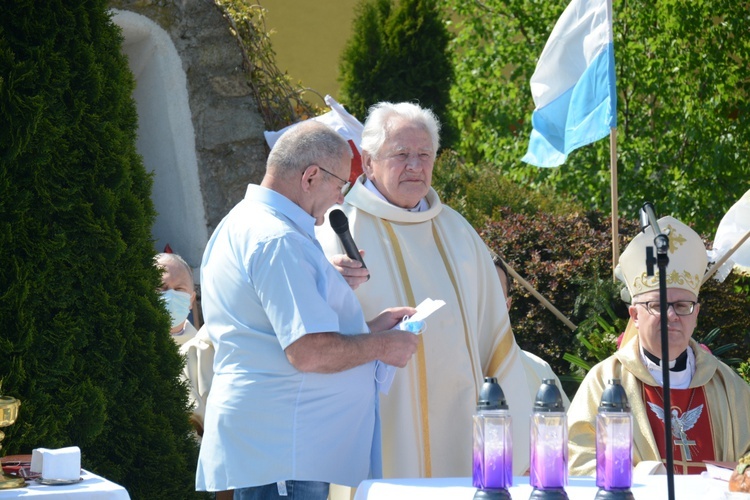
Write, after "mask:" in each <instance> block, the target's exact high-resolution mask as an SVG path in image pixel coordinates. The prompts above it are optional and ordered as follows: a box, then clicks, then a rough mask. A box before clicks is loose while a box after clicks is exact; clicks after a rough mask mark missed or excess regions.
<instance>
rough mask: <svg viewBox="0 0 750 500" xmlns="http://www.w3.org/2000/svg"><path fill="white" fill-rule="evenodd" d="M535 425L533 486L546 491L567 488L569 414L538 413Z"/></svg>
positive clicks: (532, 438) (532, 433)
mask: <svg viewBox="0 0 750 500" xmlns="http://www.w3.org/2000/svg"><path fill="white" fill-rule="evenodd" d="M531 424H532V429H531V471H530V476H531V477H530V483H531V485H532V486H533V487H534V488H536V489H542V490H544V489H559V488H564V487H565V485H566V484H567V482H568V454H567V450H568V439H567V426H566V420H565V414H564V413H559V412H550V413H538V414H534V415H533V416H532V421H531Z"/></svg>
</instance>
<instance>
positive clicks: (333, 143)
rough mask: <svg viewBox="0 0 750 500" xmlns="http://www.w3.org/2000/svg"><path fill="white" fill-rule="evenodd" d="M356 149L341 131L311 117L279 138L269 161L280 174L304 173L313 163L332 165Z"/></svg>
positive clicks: (270, 165) (269, 166)
mask: <svg viewBox="0 0 750 500" xmlns="http://www.w3.org/2000/svg"><path fill="white" fill-rule="evenodd" d="M347 154H348V155H349V158H351V157H352V150H351V148H350V147H349V143H348V142H346V139H344V138H343V137H342V136H341V135H340V134H339V133H338V132H336V131H334V130H333V129H331V128H329V127H328V126H326V125H324V124H322V123H320V122H316V121H312V120H307V121H304V122H300V123H297V124H296V125H294V126H293V127H291V128H290V129H289V130H287V131H286V132H284V134H283V135H282V136H281V137H279V140H278V141H276V144H274V146H273V148H272V149H271V153H270V154H269V155H268V162H267V163H266V165H267V169H268V170H273V171H274V172H275V173H276V174H278V175H282V176H283V175H289V174H293V173H296V172H300V171H302V170H304V169H306V168H307V167H309V166H310V165H319V166H322V167H323V168H328V167H329V166H331V165H333V164H334V163H335V162H337V161H340V159H341V157H343V156H344V155H347Z"/></svg>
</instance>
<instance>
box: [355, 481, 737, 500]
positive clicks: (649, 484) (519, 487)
mask: <svg viewBox="0 0 750 500" xmlns="http://www.w3.org/2000/svg"><path fill="white" fill-rule="evenodd" d="M674 483H675V490H674V491H675V499H676V500H693V499H696V500H728V499H729V496H728V495H726V493H727V492H728V486H727V483H726V482H723V481H719V480H717V479H711V478H709V477H704V476H699V475H694V476H675V479H674ZM509 491H510V494H511V497H512V498H513V499H514V500H516V499H522V500H528V498H529V495H531V492H532V491H533V488H532V487H531V486H530V485H529V478H528V477H515V478H513V486H512V487H511V488H510V490H509ZM565 491H566V492H567V493H568V497H569V499H570V500H594V497H595V496H596V492H597V487H596V480H595V479H594V478H593V477H571V478H570V479H569V481H568V487H567V488H565ZM631 491H632V492H633V496H634V497H635V498H636V500H661V499H666V498H667V497H668V495H667V476H645V477H641V478H639V479H637V480H634V481H633V487H632V489H631ZM474 492H476V488H473V487H472V486H471V478H440V479H382V480H377V481H363V482H362V484H360V485H359V488H357V494H356V495H355V497H354V500H402V499H403V500H472V498H473V497H474ZM747 498H748V499H749V500H750V495H748V497H747ZM732 500H734V498H733V497H732Z"/></svg>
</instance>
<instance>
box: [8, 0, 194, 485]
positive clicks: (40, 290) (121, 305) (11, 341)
mask: <svg viewBox="0 0 750 500" xmlns="http://www.w3.org/2000/svg"><path fill="white" fill-rule="evenodd" d="M121 42H122V39H121V35H120V32H119V28H117V27H116V26H115V25H114V24H113V22H112V20H111V18H110V14H109V13H108V12H107V6H106V2H105V1H104V0H62V1H59V2H39V1H36V0H13V1H6V2H2V3H0V77H2V80H1V81H0V121H1V122H2V123H3V126H2V127H0V324H1V325H2V329H1V330H0V353H2V355H0V380H1V381H2V388H1V392H2V393H3V394H6V395H9V396H14V397H16V398H18V399H19V400H20V401H21V407H20V411H19V417H18V420H17V421H16V423H15V424H14V425H12V426H9V427H7V428H5V431H6V434H7V437H6V438H5V440H4V441H3V443H2V445H3V453H4V454H11V453H30V452H31V450H32V449H33V448H37V447H48V448H58V447H63V446H71V445H77V446H79V447H80V448H81V452H82V466H83V467H84V468H86V469H87V470H91V471H92V472H95V473H98V474H101V475H103V476H105V477H107V478H109V479H111V480H113V481H115V482H118V483H120V484H122V485H123V486H125V487H126V488H127V489H128V491H129V493H130V495H131V498H134V499H139V498H148V499H160V498H165V499H167V498H169V499H174V498H191V497H194V496H196V493H195V492H194V479H193V478H194V474H195V463H196V459H197V448H196V445H195V443H194V442H193V440H192V439H191V436H190V426H189V423H188V418H187V415H188V413H187V397H186V391H185V387H184V385H183V384H182V383H181V382H180V381H179V378H178V376H179V372H180V369H181V364H182V361H181V358H180V356H179V354H178V352H177V349H176V346H175V345H174V343H173V342H172V340H171V339H170V338H169V335H168V331H169V319H168V316H167V314H166V312H165V310H164V307H163V305H162V304H161V303H160V301H159V299H158V296H157V294H156V291H155V290H156V287H157V285H158V283H159V280H160V277H159V275H158V272H157V270H156V269H155V268H154V265H153V260H152V259H153V255H154V250H153V247H152V243H151V234H150V233H151V226H152V223H153V221H154V217H155V212H154V208H153V205H152V203H151V200H150V190H151V178H150V176H149V175H148V174H147V173H146V171H145V169H144V166H143V164H142V161H141V159H140V157H139V155H138V154H137V152H136V148H135V143H136V128H137V116H136V110H135V103H134V102H133V100H132V98H131V93H132V90H133V88H134V82H133V78H132V75H131V74H130V72H129V69H128V65H127V61H126V59H125V57H124V56H123V55H122V53H121V51H120V45H121Z"/></svg>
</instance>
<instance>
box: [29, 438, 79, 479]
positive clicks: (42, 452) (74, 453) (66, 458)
mask: <svg viewBox="0 0 750 500" xmlns="http://www.w3.org/2000/svg"><path fill="white" fill-rule="evenodd" d="M31 472H37V473H40V474H41V475H42V478H44V479H62V480H75V479H78V478H80V477H81V449H80V448H79V447H78V446H68V447H67V448H58V449H56V450H50V449H47V448H37V449H35V450H32V453H31Z"/></svg>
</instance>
